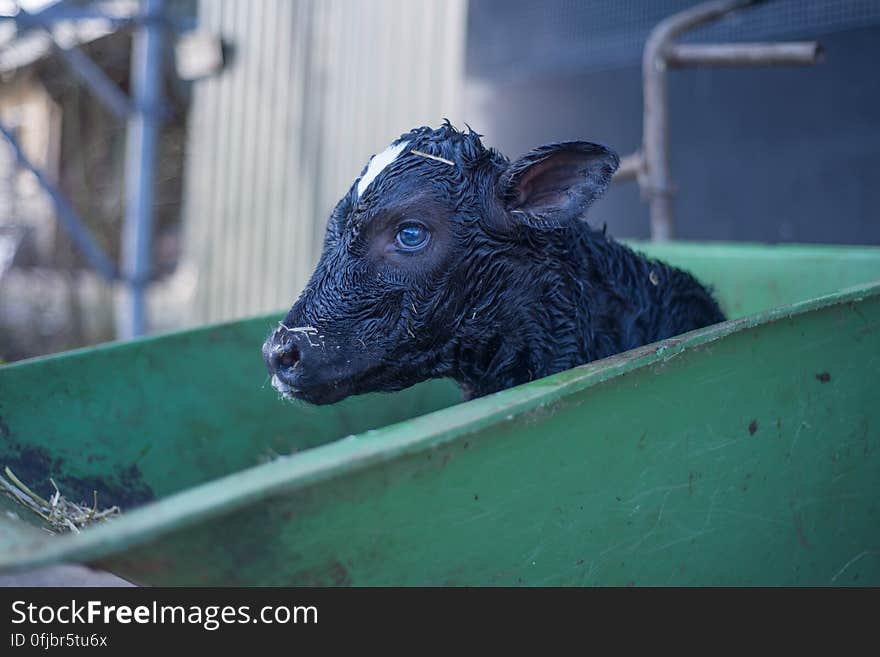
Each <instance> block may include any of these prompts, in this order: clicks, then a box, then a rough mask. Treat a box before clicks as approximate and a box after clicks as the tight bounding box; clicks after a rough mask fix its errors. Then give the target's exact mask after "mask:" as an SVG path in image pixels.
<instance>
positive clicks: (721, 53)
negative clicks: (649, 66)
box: [666, 41, 823, 68]
mask: <svg viewBox="0 0 880 657" xmlns="http://www.w3.org/2000/svg"><path fill="white" fill-rule="evenodd" d="M822 55H823V52H822V46H821V45H820V44H819V43H818V42H816V41H797V42H792V43H725V44H714V43H713V44H698V45H694V44H682V43H676V44H672V45H670V46H669V48H668V49H667V52H666V63H667V64H668V65H669V66H670V67H674V68H681V67H684V66H809V65H811V64H815V63H817V62H819V61H821V59H822Z"/></svg>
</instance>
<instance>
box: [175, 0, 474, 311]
mask: <svg viewBox="0 0 880 657" xmlns="http://www.w3.org/2000/svg"><path fill="white" fill-rule="evenodd" d="M465 3H466V0H256V1H253V2H242V1H241V0H201V1H200V2H199V22H200V27H201V28H202V29H206V30H209V31H211V32H213V33H216V34H220V35H222V36H223V38H224V41H225V42H226V43H227V44H228V47H229V60H228V65H227V67H226V68H225V70H224V71H223V72H222V73H220V74H219V75H216V76H214V77H211V78H207V79H204V80H201V81H199V82H196V83H195V85H196V87H195V89H194V98H193V106H192V110H191V115H190V135H189V143H188V161H187V167H186V180H185V188H184V197H185V199H184V225H185V246H184V249H185V251H184V253H185V260H186V262H187V267H188V269H189V270H190V271H192V270H195V271H196V272H197V275H198V279H197V280H198V283H197V285H196V286H195V292H194V298H193V300H192V303H190V304H188V308H187V311H188V313H189V317H188V318H186V320H187V323H189V324H196V323H203V322H209V321H218V320H224V319H230V318H235V317H241V316H245V315H250V314H254V313H258V312H263V311H271V310H280V309H282V308H284V307H286V306H289V305H290V303H291V302H292V300H293V299H294V297H295V296H296V294H298V292H299V290H300V289H301V288H302V287H303V286H304V285H305V283H306V280H307V278H308V275H309V274H310V273H311V270H312V268H313V266H314V263H315V262H316V260H317V257H318V253H319V249H320V243H321V240H322V236H323V231H324V226H325V224H326V220H327V217H328V215H329V212H330V211H331V210H332V209H333V206H334V205H335V203H336V202H337V201H338V199H339V198H340V197H341V196H342V194H343V193H344V192H345V191H346V190H347V189H348V186H349V185H350V184H351V182H352V181H353V180H354V178H355V177H356V176H357V175H358V173H359V172H360V169H361V168H362V167H363V165H364V164H365V163H366V161H367V159H368V158H369V156H370V155H371V154H373V153H375V152H377V151H379V150H381V149H383V148H384V147H385V146H386V145H387V144H388V143H389V142H390V141H391V140H393V139H395V138H396V137H397V136H399V135H400V134H401V133H403V132H405V131H407V130H409V129H410V128H412V127H414V126H417V125H425V124H430V125H436V124H438V123H439V122H440V121H441V120H442V119H443V118H444V117H449V118H450V119H452V120H453V121H456V119H460V118H461V117H460V110H459V104H460V99H461V87H462V76H463V60H464V43H465V38H464V37H465V33H464V32H465V18H466V4H465Z"/></svg>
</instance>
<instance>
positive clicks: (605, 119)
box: [0, 0, 880, 361]
mask: <svg viewBox="0 0 880 657" xmlns="http://www.w3.org/2000/svg"><path fill="white" fill-rule="evenodd" d="M694 4H696V2H691V1H689V0H656V1H652V2H647V1H644V0H641V1H639V0H616V1H615V0H591V1H589V2H572V1H566V0H548V1H546V2H542V3H534V2H526V1H525V0H254V1H252V2H242V1H240V0H179V1H170V0H169V1H167V2H165V3H164V8H163V19H162V20H163V23H162V25H163V26H164V29H165V31H166V32H167V36H166V41H165V43H166V48H164V49H163V54H162V57H161V72H162V86H161V89H162V98H163V108H162V130H161V134H160V138H159V143H158V157H157V163H156V166H155V169H156V171H155V174H156V176H155V177H156V184H155V189H154V195H153V199H152V203H153V205H152V207H153V211H154V221H153V227H152V234H153V240H152V253H151V262H152V265H151V268H150V280H151V284H150V286H149V292H148V297H147V301H148V303H147V310H148V317H149V329H150V331H163V330H168V329H174V328H179V327H184V326H192V325H197V324H201V323H205V322H214V321H223V320H227V319H234V318H238V317H242V316H246V315H253V314H256V313H262V312H270V311H281V310H282V309H284V308H285V307H287V306H289V305H290V304H291V302H292V301H293V300H294V298H295V297H296V295H297V293H298V292H299V290H300V289H301V288H302V286H303V285H304V284H305V282H306V279H307V277H308V275H309V273H310V272H311V269H312V267H313V266H314V263H315V261H316V260H317V256H318V253H319V248H320V243H321V239H322V234H323V228H324V224H325V222H326V219H327V216H328V214H329V212H330V211H331V210H332V208H333V206H334V205H335V203H336V201H337V200H338V199H339V197H340V196H341V195H342V194H343V193H344V192H345V191H346V190H347V188H348V186H349V185H350V184H351V182H352V181H353V180H354V178H355V177H356V176H357V174H358V173H359V171H360V170H361V168H362V167H363V166H364V164H365V163H366V161H367V160H368V158H369V157H370V155H371V154H372V153H375V152H377V151H379V150H381V149H383V148H384V147H385V146H386V145H387V144H388V143H389V142H390V141H392V140H393V139H395V138H396V137H397V136H399V135H400V134H401V133H403V132H405V131H407V130H409V129H410V128H412V127H414V126H417V125H424V124H430V125H437V124H438V123H440V122H441V121H442V119H443V118H446V117H448V118H450V119H451V120H452V121H453V122H454V123H456V124H458V125H463V124H464V122H467V123H468V124H469V125H471V126H472V127H473V128H474V129H475V130H477V131H478V132H481V133H482V134H484V135H485V140H486V142H487V143H489V144H492V145H494V146H496V147H498V148H499V149H501V150H502V151H503V152H505V153H506V154H507V155H508V156H511V157H516V156H518V155H519V154H521V153H523V152H524V151H526V150H528V149H529V148H532V147H534V146H537V145H540V144H543V143H546V142H550V141H559V140H568V139H576V138H583V139H590V140H594V141H601V142H603V143H606V144H608V145H610V146H612V147H614V148H615V149H617V150H618V151H619V152H620V153H621V154H626V153H630V152H632V151H635V150H636V149H637V148H638V146H639V144H640V142H641V133H642V86H641V85H642V81H641V53H642V48H643V46H644V42H645V38H646V37H647V35H648V32H649V31H650V29H651V28H652V27H653V26H654V25H655V24H656V23H657V22H658V21H660V20H661V19H662V18H664V17H665V16H667V15H669V14H672V13H675V12H676V11H679V10H681V9H684V8H687V7H689V6H691V5H694ZM56 6H57V7H58V8H59V11H60V10H61V9H65V10H70V11H73V10H78V11H80V12H86V13H88V12H92V14H93V15H91V17H90V18H89V19H88V20H81V19H78V20H72V19H71V20H68V21H64V20H57V21H54V22H53V23H52V30H53V34H54V36H55V40H56V42H60V43H62V46H63V47H68V46H71V45H76V46H77V47H78V49H79V51H81V52H83V53H85V54H86V55H88V56H89V57H90V58H91V60H92V61H93V62H94V63H95V64H97V65H98V66H99V67H100V68H101V69H102V70H103V71H104V73H105V74H106V75H107V76H108V77H109V78H110V80H112V81H113V83H114V84H115V85H117V86H118V87H119V89H120V90H122V91H124V92H126V93H129V92H130V91H131V89H130V85H131V71H132V60H131V52H132V30H133V29H136V27H137V23H136V21H134V20H133V19H134V18H137V16H138V15H139V12H140V11H141V10H142V5H141V4H139V3H138V2H136V1H135V0H103V1H93V2H85V1H81V2H75V1H72V0H69V1H67V2H61V3H58V2H53V1H52V0H27V1H26V0H21V1H19V2H16V1H15V0H0V120H2V121H3V123H4V125H6V126H7V127H10V128H11V129H12V130H14V132H15V135H16V136H17V138H18V141H19V142H20V144H21V146H22V149H23V150H24V151H25V152H26V154H27V156H28V158H29V159H30V160H31V161H32V162H33V163H34V164H35V165H37V166H39V167H40V169H41V170H42V171H44V172H45V175H46V177H47V178H48V179H50V180H52V181H53V182H54V183H55V184H56V185H57V186H58V188H59V189H60V190H61V192H63V194H64V195H65V197H66V198H67V199H68V200H69V201H70V203H71V205H72V206H73V207H74V208H75V209H76V211H77V213H78V214H79V215H80V216H81V217H82V219H83V222H84V223H85V224H86V225H87V227H88V228H89V230H90V232H91V233H92V235H93V236H94V239H95V241H96V242H97V243H98V244H99V245H100V246H101V248H102V249H103V250H104V251H105V252H106V253H107V255H108V256H109V257H110V258H111V259H112V260H113V261H114V262H115V263H119V262H120V259H121V258H122V252H121V251H122V250H121V244H122V232H123V225H124V217H125V205H126V198H125V180H124V178H125V167H124V158H125V141H126V125H125V122H124V121H120V120H119V119H118V117H116V116H114V115H112V113H111V112H109V111H108V110H107V109H106V107H105V106H104V105H103V104H102V103H101V102H99V100H98V99H97V98H96V97H95V94H94V93H92V92H91V91H90V90H89V89H88V88H87V87H86V86H85V85H83V83H82V82H81V81H80V80H79V79H78V78H77V77H76V76H75V75H73V74H72V73H71V70H70V68H69V66H66V65H65V63H64V61H63V58H61V57H59V54H58V52H57V46H55V45H53V43H52V41H51V40H49V39H48V38H47V35H46V33H45V32H43V31H41V30H38V29H25V28H24V27H23V26H22V23H21V21H16V19H15V18H16V16H17V15H18V16H19V18H20V14H19V12H20V11H21V10H22V9H24V10H25V11H28V12H31V13H35V12H39V11H40V10H41V9H45V8H46V7H56ZM108 17H109V18H110V20H108ZM791 39H818V40H820V41H821V42H822V44H823V46H824V48H825V52H826V57H825V61H824V63H822V64H820V65H818V66H812V67H804V68H795V67H779V68H769V69H761V68H748V69H738V68H733V69H719V68H711V69H710V68H706V69H699V68H698V69H688V70H683V71H675V72H672V73H671V74H670V90H669V97H670V116H671V125H670V141H671V159H672V162H671V164H672V171H673V175H674V178H675V182H676V183H677V184H678V187H679V190H678V193H677V196H676V216H677V233H678V237H680V238H682V239H701V240H752V241H765V242H777V241H784V242H792V241H794V242H823V243H865V244H877V243H878V242H880V222H878V221H877V220H876V218H875V217H874V215H875V208H876V207H878V204H880V187H878V185H876V184H875V181H876V180H878V179H880V80H878V78H877V76H876V75H875V74H874V71H873V68H874V64H873V62H874V61H876V59H877V58H878V56H880V2H878V1H877V0H771V1H769V2H766V3H764V4H762V5H760V6H758V7H756V8H752V9H749V10H747V11H743V12H740V13H737V14H735V15H732V16H730V17H728V18H726V19H724V20H723V21H721V22H719V23H717V24H715V25H712V26H708V27H706V28H702V29H699V30H697V31H695V32H694V33H693V34H692V35H690V36H689V37H688V38H687V39H686V40H687V41H694V42H701V41H723V42H735V41H743V40H750V41H756V40H791ZM7 146H8V145H7V144H6V143H5V142H4V141H3V140H0V358H2V359H4V360H7V361H9V360H15V359H18V358H23V357H29V356H33V355H38V354H42V353H50V352H53V351H58V350H61V349H67V348H71V347H75V346H79V345H84V344H92V343H95V342H100V341H105V340H110V339H113V338H114V337H115V335H116V334H117V326H118V323H119V311H120V308H121V307H123V306H121V305H120V298H121V295H122V294H123V293H124V285H122V284H120V283H119V282H118V281H117V282H107V281H106V280H104V279H102V278H101V276H99V275H98V274H97V273H96V272H95V271H94V270H93V269H92V268H91V267H90V266H89V263H88V261H87V260H86V259H85V258H83V257H82V254H81V253H80V252H79V251H78V250H77V249H76V248H75V247H74V246H73V244H72V243H71V241H70V239H69V237H68V235H67V233H66V232H65V231H64V230H63V229H62V228H61V227H60V224H59V222H58V221H57V216H56V215H57V213H56V211H55V209H54V207H53V205H52V203H51V202H50V201H49V200H48V198H47V196H46V194H45V192H44V190H42V189H41V188H40V186H39V185H38V184H37V182H36V180H35V179H34V176H33V175H31V174H30V173H29V172H27V171H24V170H22V168H21V167H19V166H17V165H16V162H15V157H14V154H13V153H12V151H11V149H9V148H7ZM590 220H591V221H594V222H597V223H599V224H601V223H607V225H608V229H609V231H610V232H611V233H612V234H613V235H615V236H617V237H646V236H647V234H648V210H647V207H646V205H645V204H644V203H643V201H642V199H641V198H640V194H639V190H638V187H637V186H636V185H634V184H633V183H621V184H619V185H616V186H614V187H613V188H612V189H611V190H610V192H609V193H608V195H607V198H606V199H604V200H603V201H602V202H601V203H599V204H597V205H596V206H595V208H594V209H593V211H592V214H591V216H590Z"/></svg>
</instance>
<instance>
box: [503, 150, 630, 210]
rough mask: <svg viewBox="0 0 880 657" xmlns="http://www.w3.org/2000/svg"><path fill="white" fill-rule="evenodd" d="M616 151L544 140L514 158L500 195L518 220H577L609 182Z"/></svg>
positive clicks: (505, 174)
mask: <svg viewBox="0 0 880 657" xmlns="http://www.w3.org/2000/svg"><path fill="white" fill-rule="evenodd" d="M619 163H620V161H619V159H618V157H617V154H616V153H615V152H614V151H612V150H609V149H607V148H605V147H604V146H601V145H599V144H592V143H590V142H588V141H570V142H565V143H562V144H548V145H547V146H541V147H540V148H536V149H534V150H533V151H530V152H528V153H526V154H525V155H524V156H523V157H521V158H520V159H519V160H517V161H516V162H512V163H511V164H510V166H509V167H508V168H507V170H506V171H505V172H504V173H503V174H502V175H501V178H500V180H499V190H498V194H499V196H500V198H501V200H502V202H503V203H504V206H505V209H506V210H507V212H508V213H509V214H510V215H511V218H513V219H514V220H516V221H523V222H525V223H527V224H530V225H534V226H556V225H560V224H562V223H565V222H566V221H572V220H576V219H578V218H580V217H581V216H582V215H583V214H584V212H585V211H586V209H587V208H588V207H590V204H591V203H592V202H593V201H595V200H596V199H597V198H599V197H600V196H601V195H602V193H603V192H604V191H605V188H606V187H607V186H608V183H609V182H611V176H613V175H614V172H615V171H616V170H617V166H618V164H619Z"/></svg>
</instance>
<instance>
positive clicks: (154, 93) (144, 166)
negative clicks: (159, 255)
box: [118, 0, 164, 339]
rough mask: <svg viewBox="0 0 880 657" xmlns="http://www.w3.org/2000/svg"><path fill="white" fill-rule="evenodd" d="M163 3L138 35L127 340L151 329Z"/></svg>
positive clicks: (148, 2) (122, 330)
mask: <svg viewBox="0 0 880 657" xmlns="http://www.w3.org/2000/svg"><path fill="white" fill-rule="evenodd" d="M163 8H164V0H145V2H144V9H145V16H144V21H143V22H142V23H141V25H140V27H139V28H138V30H137V31H136V32H135V35H134V42H133V46H132V62H131V85H132V97H133V104H134V109H135V111H134V113H133V114H132V115H131V118H130V119H129V120H128V131H127V137H126V145H125V224H124V226H123V234H122V240H123V244H122V271H123V275H124V277H125V279H126V280H127V283H128V285H127V290H126V295H125V301H124V308H123V312H122V317H121V326H120V327H119V331H118V332H119V337H120V338H122V339H127V338H132V337H136V336H138V335H143V334H144V333H145V332H146V330H147V319H146V308H145V306H146V288H147V283H148V281H149V278H150V273H151V252H152V239H151V238H152V230H153V191H154V184H155V170H156V155H157V149H158V137H159V124H160V112H159V109H160V103H161V98H162V75H161V71H162V50H163V41H164V25H163V24H162V23H161V22H160V17H161V15H162V10H163Z"/></svg>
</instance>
